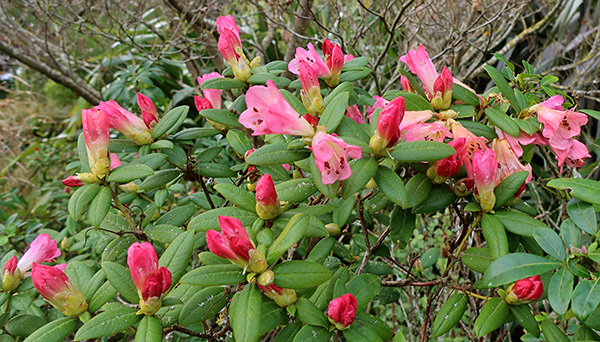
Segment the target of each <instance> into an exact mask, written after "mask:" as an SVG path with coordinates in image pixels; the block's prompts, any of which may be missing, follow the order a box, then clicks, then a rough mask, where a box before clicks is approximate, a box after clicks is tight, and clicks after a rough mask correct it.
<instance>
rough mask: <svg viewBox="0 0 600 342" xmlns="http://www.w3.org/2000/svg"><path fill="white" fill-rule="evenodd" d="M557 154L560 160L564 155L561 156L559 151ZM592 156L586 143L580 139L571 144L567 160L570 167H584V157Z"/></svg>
mask: <svg viewBox="0 0 600 342" xmlns="http://www.w3.org/2000/svg"><path fill="white" fill-rule="evenodd" d="M556 156H557V158H558V159H559V161H560V160H561V158H562V156H559V154H558V153H557V154H556ZM591 157H592V156H591V155H590V153H589V151H588V149H587V147H586V146H585V144H583V143H582V142H580V141H578V140H573V145H571V148H570V149H569V153H567V156H566V158H565V160H566V162H567V165H568V166H570V167H582V166H583V165H584V164H585V162H584V161H583V159H584V158H591Z"/></svg>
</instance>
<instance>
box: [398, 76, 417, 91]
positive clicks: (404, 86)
mask: <svg viewBox="0 0 600 342" xmlns="http://www.w3.org/2000/svg"><path fill="white" fill-rule="evenodd" d="M400 84H401V85H402V90H404V91H406V92H409V93H414V92H415V89H414V88H413V87H412V84H410V82H409V81H408V78H406V77H404V76H400Z"/></svg>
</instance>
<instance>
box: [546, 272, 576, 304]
mask: <svg viewBox="0 0 600 342" xmlns="http://www.w3.org/2000/svg"><path fill="white" fill-rule="evenodd" d="M573 284H574V277H573V273H571V272H570V271H569V269H568V268H567V267H562V268H561V269H560V270H558V271H557V272H556V273H555V274H554V275H553V276H552V279H551V280H550V285H549V286H548V291H547V292H546V293H548V300H549V301H550V305H551V306H552V309H553V310H554V311H555V312H556V313H557V314H559V315H564V314H566V313H567V310H568V309H569V302H570V301H571V297H572V295H573Z"/></svg>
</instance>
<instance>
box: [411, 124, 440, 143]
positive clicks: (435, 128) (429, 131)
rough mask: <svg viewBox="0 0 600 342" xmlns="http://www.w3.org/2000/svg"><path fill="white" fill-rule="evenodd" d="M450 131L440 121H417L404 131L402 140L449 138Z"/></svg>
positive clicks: (438, 139)
mask: <svg viewBox="0 0 600 342" xmlns="http://www.w3.org/2000/svg"><path fill="white" fill-rule="evenodd" d="M451 137H452V133H450V131H449V130H448V129H447V128H446V127H445V126H444V124H443V123H441V122H440V121H436V122H433V123H422V122H420V123H417V124H416V125H414V126H412V127H411V128H409V129H407V130H406V133H404V141H424V140H427V141H439V142H444V140H445V139H446V138H451Z"/></svg>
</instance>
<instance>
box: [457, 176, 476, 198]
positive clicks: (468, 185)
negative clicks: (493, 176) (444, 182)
mask: <svg viewBox="0 0 600 342" xmlns="http://www.w3.org/2000/svg"><path fill="white" fill-rule="evenodd" d="M474 188H475V182H473V180H472V179H471V178H462V179H459V180H457V181H456V182H455V183H454V185H453V186H452V191H454V193H455V194H456V196H459V197H465V196H469V195H470V194H472V193H473V189H474Z"/></svg>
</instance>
